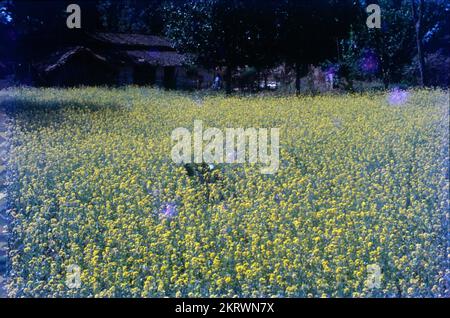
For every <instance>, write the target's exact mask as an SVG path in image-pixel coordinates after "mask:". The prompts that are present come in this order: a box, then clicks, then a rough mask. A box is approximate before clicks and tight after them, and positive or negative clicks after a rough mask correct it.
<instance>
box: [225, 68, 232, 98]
mask: <svg viewBox="0 0 450 318" xmlns="http://www.w3.org/2000/svg"><path fill="white" fill-rule="evenodd" d="M231 79H232V68H231V66H227V69H226V70H225V93H226V94H227V95H230V94H231V92H232V85H231Z"/></svg>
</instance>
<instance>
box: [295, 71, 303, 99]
mask: <svg viewBox="0 0 450 318" xmlns="http://www.w3.org/2000/svg"><path fill="white" fill-rule="evenodd" d="M301 72H302V68H301V65H300V64H299V63H296V64H295V93H296V94H297V96H299V95H300V88H301V76H302V74H301Z"/></svg>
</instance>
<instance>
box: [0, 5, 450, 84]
mask: <svg viewBox="0 0 450 318" xmlns="http://www.w3.org/2000/svg"><path fill="white" fill-rule="evenodd" d="M72 2H73V1H70V0H64V1H46V2H43V1H30V0H3V1H1V0H0V42H1V43H2V44H4V45H1V46H0V61H3V60H5V61H9V60H14V62H15V64H16V68H15V70H16V73H18V74H19V75H20V74H21V72H26V69H27V68H28V67H30V65H32V64H33V63H36V61H39V60H45V59H47V58H48V56H49V55H50V54H52V53H54V52H55V51H56V50H58V49H60V48H61V47H65V46H69V45H72V46H73V45H81V44H83V40H82V37H81V38H80V35H82V34H83V32H90V31H94V30H103V31H107V32H128V33H129V32H134V33H151V34H157V35H163V36H166V37H169V38H170V39H172V40H173V41H174V43H176V46H177V49H179V50H181V51H182V52H188V53H192V56H193V57H194V59H193V61H192V62H193V63H195V64H197V65H201V66H204V67H209V68H216V67H222V68H224V69H226V72H225V74H224V77H225V79H226V83H228V84H230V83H231V77H232V75H233V73H234V72H237V70H238V69H242V68H253V69H255V70H256V72H258V73H263V74H264V73H267V72H270V70H272V69H273V68H274V67H277V66H279V65H282V64H284V65H286V66H287V67H288V69H290V71H291V72H292V73H295V75H294V77H296V78H297V79H299V78H300V77H302V76H304V75H305V73H306V71H307V66H308V65H309V64H314V65H320V66H322V67H324V68H325V69H327V70H328V71H331V70H333V71H334V72H337V73H339V77H345V78H346V80H347V81H352V80H363V81H373V80H376V79H378V80H382V81H383V83H384V85H385V87H386V88H387V87H388V86H389V84H403V85H416V84H419V85H420V86H422V85H423V84H424V85H426V86H435V85H439V86H448V84H449V77H448V74H447V73H448V72H446V70H447V69H448V65H449V63H450V51H449V47H450V44H449V41H450V34H449V30H450V25H449V23H450V22H449V21H450V16H449V15H450V6H449V2H448V1H445V0H429V1H424V0H376V1H375V0H374V1H363V0H359V1H353V0H339V1H336V0H315V1H309V0H306V1H304V0H232V1H230V0H165V1H159V0H151V1H139V0H120V1H112V0H95V1H94V0H78V1H77V2H76V3H78V4H79V5H80V6H81V9H82V17H83V18H82V29H81V30H71V29H68V28H66V27H65V24H66V18H67V13H66V7H67V5H68V4H69V3H72ZM371 3H376V4H379V6H380V8H381V28H380V29H369V28H368V27H367V25H366V19H367V18H368V16H369V14H368V13H367V12H366V8H367V6H368V5H369V4H371ZM419 49H420V52H421V54H418V53H419ZM368 56H369V57H370V58H372V59H373V62H374V65H373V66H372V67H371V68H367V67H364V66H362V65H361V64H364V61H366V60H367V58H368ZM299 86H300V82H299V81H298V80H297V90H300V87H299ZM227 88H228V90H230V89H231V84H230V85H227ZM346 89H348V90H351V89H352V85H351V83H350V84H349V85H347V87H346Z"/></svg>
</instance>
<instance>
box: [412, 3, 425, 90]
mask: <svg viewBox="0 0 450 318" xmlns="http://www.w3.org/2000/svg"><path fill="white" fill-rule="evenodd" d="M411 6H412V13H413V20H414V28H415V30H416V45H417V57H418V60H419V85H420V86H421V87H423V86H424V85H425V57H424V54H423V46H422V37H421V34H422V14H423V0H419V6H418V7H417V6H416V2H415V0H411Z"/></svg>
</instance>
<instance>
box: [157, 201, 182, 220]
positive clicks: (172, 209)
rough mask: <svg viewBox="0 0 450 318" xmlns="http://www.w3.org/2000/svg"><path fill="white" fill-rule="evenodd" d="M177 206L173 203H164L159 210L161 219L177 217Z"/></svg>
mask: <svg viewBox="0 0 450 318" xmlns="http://www.w3.org/2000/svg"><path fill="white" fill-rule="evenodd" d="M177 213H178V211H177V206H176V204H174V203H166V204H164V205H163V208H162V210H161V217H162V218H165V219H171V218H173V217H175V216H176V215H177Z"/></svg>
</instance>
